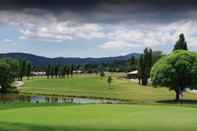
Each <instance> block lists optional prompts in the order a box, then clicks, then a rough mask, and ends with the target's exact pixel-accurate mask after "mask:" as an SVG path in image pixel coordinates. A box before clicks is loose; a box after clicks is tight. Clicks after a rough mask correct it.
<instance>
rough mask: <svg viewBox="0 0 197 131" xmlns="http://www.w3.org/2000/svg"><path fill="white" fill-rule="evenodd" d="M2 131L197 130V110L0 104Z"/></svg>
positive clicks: (184, 108) (0, 125)
mask: <svg viewBox="0 0 197 131" xmlns="http://www.w3.org/2000/svg"><path fill="white" fill-rule="evenodd" d="M0 130H1V131H57V130H58V131H196V130H197V109H196V107H189V106H179V105H126V104H114V105H111V104H101V105H99V104H98V105H97V104H88V105H50V104H48V105H47V104H0Z"/></svg>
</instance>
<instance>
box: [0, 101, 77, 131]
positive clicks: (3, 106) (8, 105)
mask: <svg viewBox="0 0 197 131" xmlns="http://www.w3.org/2000/svg"><path fill="white" fill-rule="evenodd" d="M78 105H80V104H55V103H54V104H53V103H28V102H27V103H24V102H0V110H7V109H16V108H34V107H35V108H36V107H53V106H56V107H57V106H59V107H61V106H78ZM0 131H1V130H0Z"/></svg>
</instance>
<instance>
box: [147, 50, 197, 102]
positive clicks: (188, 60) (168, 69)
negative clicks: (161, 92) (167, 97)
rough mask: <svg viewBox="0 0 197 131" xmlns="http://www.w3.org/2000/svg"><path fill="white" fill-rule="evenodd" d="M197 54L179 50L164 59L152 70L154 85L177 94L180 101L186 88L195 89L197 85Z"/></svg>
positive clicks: (177, 99)
mask: <svg viewBox="0 0 197 131" xmlns="http://www.w3.org/2000/svg"><path fill="white" fill-rule="evenodd" d="M196 65H197V53H194V52H190V51H184V50H177V51H174V52H173V53H171V54H169V55H167V56H165V57H162V58H161V59H160V60H159V61H158V62H157V63H156V64H155V65H154V66H153V68H152V71H151V80H152V83H153V85H155V86H156V87H157V86H165V87H167V88H169V89H170V90H174V91H175V93H176V101H179V100H180V94H182V93H183V92H184V91H185V89H186V88H190V89H192V88H194V87H195V86H194V84H196V83H197V79H196V78H197V66H196Z"/></svg>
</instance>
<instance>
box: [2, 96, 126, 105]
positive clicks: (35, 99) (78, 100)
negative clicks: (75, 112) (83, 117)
mask: <svg viewBox="0 0 197 131" xmlns="http://www.w3.org/2000/svg"><path fill="white" fill-rule="evenodd" d="M0 100H1V101H19V102H31V103H60V104H64V103H72V104H120V103H125V102H124V101H120V100H111V99H95V98H82V97H63V96H41V95H37V96H36V95H32V96H30V95H29V96H28V95H13V94H12V95H0Z"/></svg>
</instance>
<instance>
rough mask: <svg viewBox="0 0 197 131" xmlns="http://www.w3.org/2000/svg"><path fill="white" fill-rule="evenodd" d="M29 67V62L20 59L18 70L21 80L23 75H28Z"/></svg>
mask: <svg viewBox="0 0 197 131" xmlns="http://www.w3.org/2000/svg"><path fill="white" fill-rule="evenodd" d="M26 69H27V63H26V61H25V60H22V59H19V72H18V78H19V80H21V81H22V80H23V76H25V75H26V71H27V70H26Z"/></svg>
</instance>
